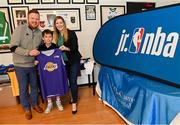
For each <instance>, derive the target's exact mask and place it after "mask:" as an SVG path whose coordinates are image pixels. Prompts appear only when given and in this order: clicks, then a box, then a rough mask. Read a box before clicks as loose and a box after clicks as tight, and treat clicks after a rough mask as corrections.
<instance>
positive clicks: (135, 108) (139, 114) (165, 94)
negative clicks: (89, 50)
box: [99, 67, 180, 124]
mask: <svg viewBox="0 0 180 125" xmlns="http://www.w3.org/2000/svg"><path fill="white" fill-rule="evenodd" d="M99 86H100V90H101V95H100V96H101V98H102V100H103V101H105V102H107V103H108V104H109V105H110V106H111V107H112V108H113V109H114V110H115V111H116V112H118V114H121V115H122V116H123V117H124V118H125V119H126V120H127V121H129V122H131V123H133V124H170V123H171V121H172V120H173V119H174V118H175V117H176V115H177V114H178V113H179V112H180V106H179V104H180V88H177V87H173V86H169V85H166V84H164V83H163V82H159V81H155V80H151V79H148V78H145V77H142V76H138V75H135V74H133V73H127V72H124V71H121V70H118V69H113V68H109V67H101V69H100V72H99Z"/></svg>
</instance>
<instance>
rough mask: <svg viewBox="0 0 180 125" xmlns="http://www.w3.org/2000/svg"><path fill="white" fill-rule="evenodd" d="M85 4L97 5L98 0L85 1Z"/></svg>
mask: <svg viewBox="0 0 180 125" xmlns="http://www.w3.org/2000/svg"><path fill="white" fill-rule="evenodd" d="M86 3H87V4H98V3H99V0H86Z"/></svg>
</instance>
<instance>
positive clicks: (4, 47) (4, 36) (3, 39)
mask: <svg viewBox="0 0 180 125" xmlns="http://www.w3.org/2000/svg"><path fill="white" fill-rule="evenodd" d="M0 20H1V23H0V24H1V27H0V31H2V33H1V34H0V53H9V52H11V51H10V49H9V46H10V41H11V33H12V25H11V18H10V11H9V7H0Z"/></svg>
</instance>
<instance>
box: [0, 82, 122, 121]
mask: <svg viewBox="0 0 180 125" xmlns="http://www.w3.org/2000/svg"><path fill="white" fill-rule="evenodd" d="M92 93H93V92H92V88H89V87H88V86H81V87H79V103H78V112H77V114H75V115H73V114H72V113H71V104H69V94H67V95H66V96H64V97H62V103H63V106H64V111H62V112H60V111H58V109H57V107H56V106H54V108H53V110H52V112H51V113H49V114H44V113H42V114H39V113H36V112H35V111H34V110H32V112H33V118H32V119H31V120H26V119H25V118H24V112H23V109H22V107H21V105H20V104H16V105H14V106H8V107H6V106H5V107H0V124H126V123H125V122H124V121H123V120H122V119H121V118H120V117H119V115H117V113H116V112H114V111H113V110H112V109H111V108H109V107H108V106H106V105H104V104H103V103H102V101H100V100H99V97H98V95H97V94H96V95H95V96H93V94H92ZM40 100H41V99H40ZM1 101H2V100H1ZM40 103H41V104H40V105H41V106H42V107H43V108H44V109H45V106H46V103H45V102H44V103H42V102H41V101H40Z"/></svg>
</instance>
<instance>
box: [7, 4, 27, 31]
mask: <svg viewBox="0 0 180 125" xmlns="http://www.w3.org/2000/svg"><path fill="white" fill-rule="evenodd" d="M11 10H12V11H11V12H12V19H13V24H14V28H16V27H17V26H19V25H22V24H26V23H27V16H28V11H29V7H28V6H14V7H11Z"/></svg>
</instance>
